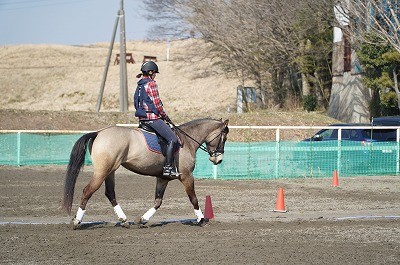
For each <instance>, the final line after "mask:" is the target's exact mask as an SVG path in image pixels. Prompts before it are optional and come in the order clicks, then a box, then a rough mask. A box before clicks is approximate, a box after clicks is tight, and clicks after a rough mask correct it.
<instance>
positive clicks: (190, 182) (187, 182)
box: [181, 175, 206, 226]
mask: <svg viewBox="0 0 400 265" xmlns="http://www.w3.org/2000/svg"><path fill="white" fill-rule="evenodd" d="M181 182H182V184H183V186H184V187H185V191H186V194H187V195H188V197H189V200H190V202H191V203H192V205H193V208H194V214H195V215H196V217H197V222H198V224H199V225H201V226H203V225H205V223H206V220H205V219H204V215H203V212H202V211H201V209H200V207H199V201H198V200H197V196H196V192H195V190H194V177H193V175H190V176H189V177H187V178H181Z"/></svg>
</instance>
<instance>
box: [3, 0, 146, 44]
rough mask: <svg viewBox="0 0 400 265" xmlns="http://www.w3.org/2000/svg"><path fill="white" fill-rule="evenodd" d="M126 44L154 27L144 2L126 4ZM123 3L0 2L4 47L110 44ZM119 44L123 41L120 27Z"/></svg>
mask: <svg viewBox="0 0 400 265" xmlns="http://www.w3.org/2000/svg"><path fill="white" fill-rule="evenodd" d="M123 2H124V10H125V31H126V40H127V41H129V40H144V39H146V37H147V36H148V31H149V29H150V28H151V27H152V24H151V23H150V22H149V21H147V20H146V18H145V15H144V13H145V10H144V4H143V2H142V0H124V1H123ZM120 7H121V0H0V45H15V44H66V45H85V44H93V43H97V42H110V41H111V37H112V33H113V29H114V25H115V20H116V17H117V14H118V10H119V9H120ZM115 41H116V42H118V41H119V27H118V30H117V35H116V38H115Z"/></svg>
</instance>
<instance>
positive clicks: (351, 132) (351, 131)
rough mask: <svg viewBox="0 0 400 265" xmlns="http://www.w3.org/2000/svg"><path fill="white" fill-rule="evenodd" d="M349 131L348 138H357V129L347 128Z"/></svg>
mask: <svg viewBox="0 0 400 265" xmlns="http://www.w3.org/2000/svg"><path fill="white" fill-rule="evenodd" d="M349 131H350V132H349V138H350V140H358V138H359V137H358V132H357V130H354V129H352V130H349Z"/></svg>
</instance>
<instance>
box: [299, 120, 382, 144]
mask: <svg viewBox="0 0 400 265" xmlns="http://www.w3.org/2000/svg"><path fill="white" fill-rule="evenodd" d="M330 126H332V127H343V129H342V137H341V139H342V140H348V141H362V142H371V141H374V140H375V139H374V138H373V133H372V130H371V129H367V128H360V129H358V128H349V129H346V127H350V126H351V127H356V126H360V127H361V126H364V127H366V126H371V124H367V123H366V124H362V123H357V124H347V123H346V124H332V125H330ZM338 133H339V130H338V129H337V128H332V129H329V128H327V129H322V130H320V131H318V132H317V133H316V134H314V135H313V136H312V137H311V138H307V139H305V140H304V141H335V140H338V139H339V135H338Z"/></svg>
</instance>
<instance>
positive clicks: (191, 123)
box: [179, 117, 222, 129]
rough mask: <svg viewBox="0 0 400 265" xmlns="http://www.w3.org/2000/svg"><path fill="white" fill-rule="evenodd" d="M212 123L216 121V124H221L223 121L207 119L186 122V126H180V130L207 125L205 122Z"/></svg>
mask: <svg viewBox="0 0 400 265" xmlns="http://www.w3.org/2000/svg"><path fill="white" fill-rule="evenodd" d="M210 121H214V122H218V123H221V122H222V120H217V119H213V118H210V117H207V118H201V119H196V120H192V121H189V122H186V123H184V124H181V125H179V128H181V129H184V128H191V127H193V126H197V125H199V124H202V123H205V122H210Z"/></svg>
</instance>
